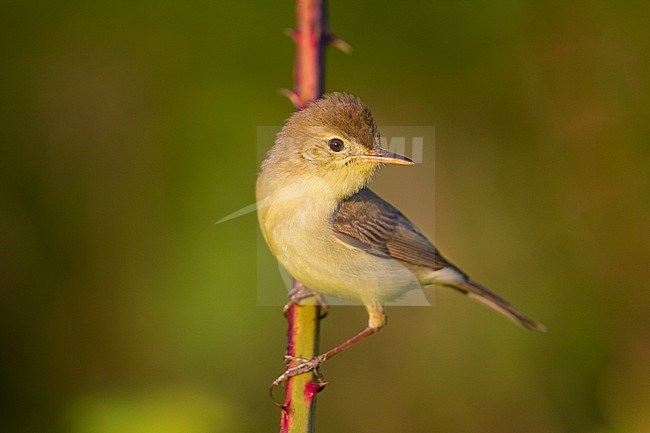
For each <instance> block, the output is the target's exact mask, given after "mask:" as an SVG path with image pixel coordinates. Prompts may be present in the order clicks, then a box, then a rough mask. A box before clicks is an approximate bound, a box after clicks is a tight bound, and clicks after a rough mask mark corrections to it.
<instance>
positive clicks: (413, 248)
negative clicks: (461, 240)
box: [332, 188, 452, 270]
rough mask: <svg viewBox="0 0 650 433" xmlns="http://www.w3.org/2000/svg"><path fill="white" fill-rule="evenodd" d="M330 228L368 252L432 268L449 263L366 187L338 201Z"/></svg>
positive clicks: (404, 218) (406, 220)
mask: <svg viewBox="0 0 650 433" xmlns="http://www.w3.org/2000/svg"><path fill="white" fill-rule="evenodd" d="M332 227H333V229H334V233H335V235H337V236H338V238H339V239H341V240H342V241H344V242H346V243H348V244H349V245H351V246H354V247H355V248H361V249H364V250H365V251H367V252H369V253H371V254H375V255H378V256H384V257H392V258H394V259H397V260H402V261H404V262H407V263H411V264H414V265H419V266H426V267H429V268H431V269H433V270H438V269H441V268H444V267H447V266H452V265H451V264H450V263H449V262H448V261H447V260H445V259H444V258H443V257H442V256H441V255H440V253H439V252H438V250H437V249H436V248H435V247H434V246H433V245H432V244H431V242H429V240H428V239H427V238H426V237H425V236H424V235H423V234H422V232H420V230H419V229H418V228H417V227H416V226H415V225H414V224H413V223H412V222H411V221H409V220H408V218H406V217H405V216H404V215H402V213H401V212H400V211H398V210H397V209H396V208H395V207H393V206H392V205H391V204H389V203H388V202H386V201H384V200H383V199H382V198H381V197H379V196H378V195H377V194H375V193H374V192H372V191H371V190H370V189H368V188H364V189H362V190H361V191H359V192H358V193H356V194H354V195H353V196H351V197H349V198H347V199H346V200H344V201H343V202H341V205H340V206H339V208H338V209H337V211H336V212H335V213H334V215H333V218H332Z"/></svg>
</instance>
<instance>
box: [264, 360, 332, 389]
mask: <svg viewBox="0 0 650 433" xmlns="http://www.w3.org/2000/svg"><path fill="white" fill-rule="evenodd" d="M284 360H285V362H286V363H287V365H289V364H291V363H295V365H294V366H293V367H288V368H287V369H286V371H285V372H284V373H282V374H281V375H280V376H279V377H278V378H277V379H275V380H274V381H273V384H272V385H271V386H272V387H276V386H278V385H280V384H281V383H284V382H286V381H287V380H289V379H291V378H292V377H294V376H297V375H299V374H303V373H309V372H310V371H313V372H314V375H315V376H316V378H317V379H318V385H320V386H325V384H326V383H327V382H325V380H324V377H323V374H322V373H321V371H320V365H321V364H322V363H323V362H324V361H325V358H323V357H322V356H315V357H313V358H310V359H306V358H299V357H296V356H289V355H287V356H285V357H284Z"/></svg>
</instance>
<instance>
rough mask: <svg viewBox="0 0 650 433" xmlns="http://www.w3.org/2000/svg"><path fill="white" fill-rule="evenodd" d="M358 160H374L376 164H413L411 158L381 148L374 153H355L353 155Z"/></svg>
mask: <svg viewBox="0 0 650 433" xmlns="http://www.w3.org/2000/svg"><path fill="white" fill-rule="evenodd" d="M354 158H355V159H358V160H360V161H366V162H374V163H376V164H391V165H413V164H415V163H414V162H413V161H412V160H411V159H409V158H407V157H405V156H402V155H398V154H397V153H393V152H389V151H387V150H384V149H381V150H380V151H379V153H377V154H375V155H357V156H355V157H354Z"/></svg>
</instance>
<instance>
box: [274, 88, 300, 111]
mask: <svg viewBox="0 0 650 433" xmlns="http://www.w3.org/2000/svg"><path fill="white" fill-rule="evenodd" d="M278 93H280V94H281V95H284V96H286V97H287V98H289V101H291V103H292V104H293V106H294V107H296V108H297V109H300V108H302V101H301V100H300V96H298V94H297V93H296V92H294V91H293V90H289V89H279V90H278Z"/></svg>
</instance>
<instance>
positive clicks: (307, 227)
mask: <svg viewBox="0 0 650 433" xmlns="http://www.w3.org/2000/svg"><path fill="white" fill-rule="evenodd" d="M384 164H390V165H402V166H408V165H412V164H413V162H412V161H411V160H410V159H408V158H406V157H404V156H401V155H397V154H395V153H392V152H389V151H386V150H382V149H381V147H380V135H379V130H378V128H377V126H376V124H375V122H374V121H373V118H372V115H371V112H370V109H369V108H368V107H367V106H366V105H365V104H364V103H363V102H362V101H361V100H360V99H358V98H356V97H354V96H352V95H349V94H346V93H330V94H326V95H324V96H323V97H321V98H320V99H318V100H316V101H314V102H312V103H311V104H310V105H308V106H307V107H305V108H304V109H302V110H300V111H297V112H295V113H294V114H293V115H291V116H290V117H289V118H288V119H287V120H286V122H285V124H284V127H283V128H282V130H281V131H280V132H279V133H278V135H277V137H276V140H275V144H274V145H273V147H272V148H271V149H270V150H269V152H268V154H267V156H266V158H265V159H264V161H263V162H262V167H261V171H260V173H259V176H258V179H257V186H256V192H257V201H258V218H259V224H260V228H261V231H262V234H263V236H264V239H265V240H266V242H267V244H268V246H269V248H270V250H271V252H272V253H273V254H274V255H275V257H276V258H277V260H278V261H279V262H280V263H281V264H282V265H283V266H284V268H285V269H286V270H287V271H288V272H289V274H291V276H292V277H293V278H295V279H296V280H297V281H299V282H301V283H302V284H304V285H305V286H306V287H307V288H309V289H310V290H311V291H313V292H315V293H317V294H320V295H325V296H327V295H331V296H335V297H338V298H343V299H349V300H353V301H358V302H360V303H362V304H363V305H365V307H366V309H367V311H368V314H369V321H368V326H367V327H366V329H364V330H363V331H361V332H360V333H359V334H357V335H356V336H355V337H353V338H351V339H350V340H348V341H346V342H345V343H343V344H342V345H339V346H337V347H335V348H334V349H332V350H330V351H328V352H325V353H324V354H322V355H320V356H318V357H316V358H314V359H312V360H309V361H307V360H303V361H305V362H303V363H302V364H301V365H300V366H299V367H298V368H294V371H293V373H292V374H291V375H293V374H297V373H301V372H305V371H309V370H311V369H313V368H315V367H317V366H318V364H320V363H321V362H323V361H324V360H325V359H327V358H329V357H331V356H333V355H334V354H336V353H338V352H340V351H341V350H343V349H345V348H346V347H348V346H350V345H351V344H353V343H355V342H356V341H358V340H360V339H362V338H364V337H365V336H367V335H370V334H373V333H375V332H376V331H378V330H379V329H381V328H382V327H383V326H384V325H385V324H386V314H385V312H384V309H383V304H384V303H385V302H387V301H391V300H395V299H398V298H399V297H401V296H403V295H404V294H405V293H406V292H408V291H409V290H413V289H419V288H426V287H428V286H433V285H442V286H448V287H451V288H454V289H456V290H458V291H460V292H462V293H464V294H466V295H468V296H469V297H470V298H472V299H475V300H477V301H480V302H482V303H483V304H486V305H487V306H489V307H491V308H493V309H494V310H496V311H498V312H500V313H502V314H503V315H505V316H506V317H507V318H509V319H511V320H513V321H514V322H515V323H517V324H519V325H521V326H522V327H524V328H526V329H531V330H540V331H542V330H545V327H544V325H542V324H541V323H540V322H538V321H536V320H534V319H532V318H530V317H528V316H526V315H524V314H523V313H521V312H520V311H519V310H517V309H516V308H514V307H513V306H512V305H511V304H510V303H508V302H507V301H505V300H504V299H503V298H501V297H499V296H497V295H495V294H494V293H492V292H490V291H488V290H487V289H486V288H484V287H483V286H481V285H479V284H478V283H476V282H474V281H472V280H471V279H470V278H469V277H468V276H467V274H465V273H464V272H462V271H461V270H460V269H459V268H458V267H457V266H455V265H453V264H452V263H451V262H449V261H448V260H446V259H445V258H444V257H443V256H442V255H441V254H440V252H439V251H438V249H437V248H436V247H435V246H434V245H433V244H432V243H431V242H429V240H428V239H427V238H426V237H425V236H424V234H423V233H422V232H421V231H420V230H419V229H418V228H417V227H416V226H415V225H414V224H413V223H412V222H411V221H410V220H409V219H408V218H406V217H405V216H404V215H403V214H402V213H401V212H400V211H399V210H398V209H397V208H395V207H394V206H392V205H391V204H389V203H388V202H386V201H384V200H383V199H382V198H381V197H379V196H378V195H377V194H375V193H374V192H373V191H372V190H370V189H369V188H368V184H369V183H370V182H371V180H372V178H373V175H374V174H375V173H376V172H377V170H378V169H379V168H380V167H381V166H382V165H384Z"/></svg>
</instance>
